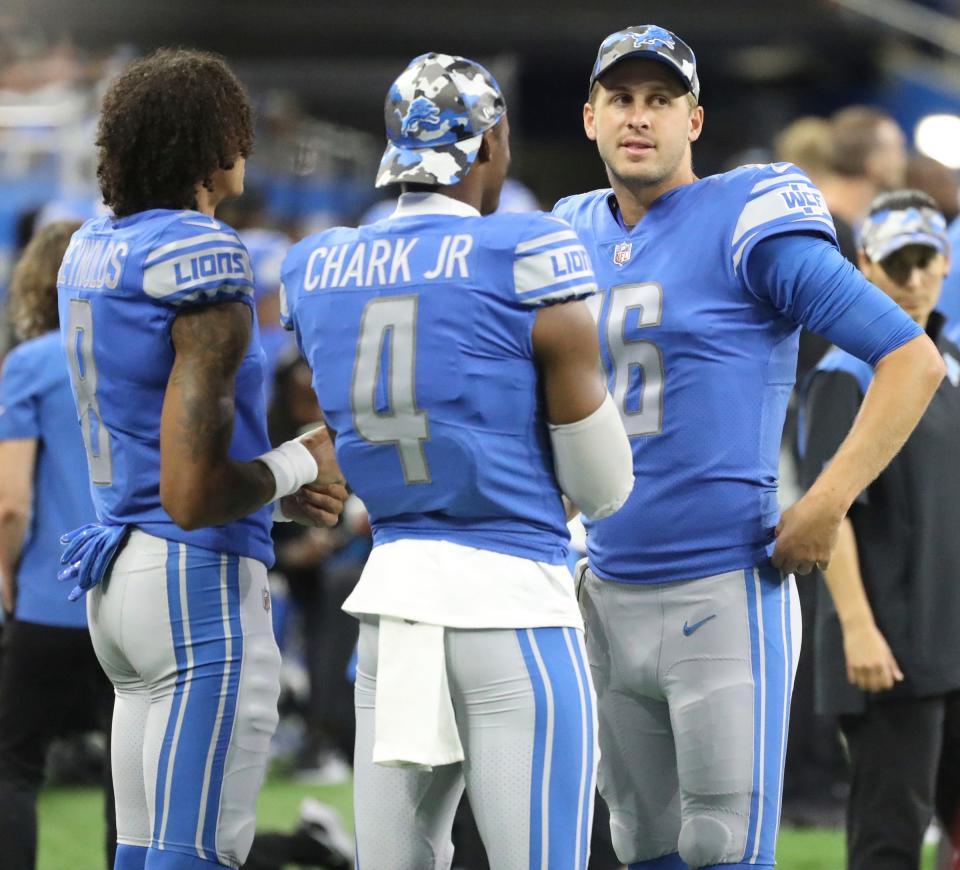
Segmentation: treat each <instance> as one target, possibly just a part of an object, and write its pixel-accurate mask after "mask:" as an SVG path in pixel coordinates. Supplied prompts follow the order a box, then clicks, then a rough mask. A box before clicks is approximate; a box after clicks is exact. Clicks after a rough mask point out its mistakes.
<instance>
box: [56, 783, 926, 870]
mask: <svg viewBox="0 0 960 870" xmlns="http://www.w3.org/2000/svg"><path fill="white" fill-rule="evenodd" d="M305 794H311V795H313V796H315V797H317V798H319V799H320V800H323V801H326V802H327V803H329V804H332V805H333V806H335V807H337V809H339V810H340V811H341V812H342V813H343V814H344V817H345V818H349V815H350V788H349V786H346V785H344V786H336V787H331V788H307V787H305V786H302V785H295V784H293V783H290V782H287V781H284V780H272V781H271V782H269V783H268V784H267V785H266V786H265V787H264V789H263V792H262V793H261V795H260V802H259V804H258V810H257V820H258V825H259V827H260V828H261V829H264V830H265V829H268V828H273V829H280V830H287V829H289V828H291V827H292V826H293V825H294V824H295V823H296V820H297V813H298V808H299V805H300V799H301V798H302V797H303V796H304V795H305ZM102 817H103V804H102V800H101V797H100V794H99V793H98V792H97V791H96V790H95V789H86V788H75V789H63V788H58V789H47V790H46V791H44V793H43V795H42V797H41V799H40V854H39V861H38V870H103V868H104V858H103V845H102V838H103V823H102ZM777 866H778V868H779V870H843V836H842V834H841V833H840V831H824V830H813V829H810V830H798V829H787V830H784V831H782V832H781V834H780V844H779V848H778V850H777ZM923 868H924V870H933V854H932V850H931V849H927V851H926V853H925V860H924V863H923Z"/></svg>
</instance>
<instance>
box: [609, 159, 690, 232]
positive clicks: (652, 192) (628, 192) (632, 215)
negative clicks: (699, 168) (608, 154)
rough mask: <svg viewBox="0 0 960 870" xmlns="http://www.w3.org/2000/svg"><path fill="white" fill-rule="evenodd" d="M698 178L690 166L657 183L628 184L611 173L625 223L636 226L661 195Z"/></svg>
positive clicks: (621, 215)
mask: <svg viewBox="0 0 960 870" xmlns="http://www.w3.org/2000/svg"><path fill="white" fill-rule="evenodd" d="M696 180H697V176H696V175H694V174H693V169H692V168H688V169H686V170H684V171H681V172H677V173H674V174H673V175H672V176H670V178H667V179H664V180H663V181H660V182H658V183H656V184H645V185H637V184H627V183H625V182H624V181H623V180H621V179H618V178H614V177H612V175H611V178H610V186H611V187H612V188H613V194H614V196H615V197H616V198H617V206H618V208H619V209H620V217H621V219H622V220H623V223H624V225H625V226H627V227H634V226H636V225H637V224H638V223H640V221H641V220H643V217H644V215H646V213H647V210H648V209H649V208H650V206H651V205H653V203H654V202H655V201H656V200H658V199H659V198H660V197H661V196H663V195H664V194H665V193H669V192H670V191H671V190H674V189H676V188H678V187H683V186H684V185H685V184H693V182H694V181H696Z"/></svg>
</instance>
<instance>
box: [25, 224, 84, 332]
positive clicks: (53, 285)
mask: <svg viewBox="0 0 960 870" xmlns="http://www.w3.org/2000/svg"><path fill="white" fill-rule="evenodd" d="M79 228H80V224H79V223H76V222H74V221H56V222H55V223H51V224H47V225H46V226H45V227H43V228H42V229H41V230H39V231H38V232H37V233H36V234H35V235H34V237H33V238H32V239H30V241H29V242H28V243H27V246H26V247H25V248H24V249H23V253H22V254H21V255H20V259H19V260H18V261H17V265H16V266H15V267H14V269H13V277H12V278H11V279H10V290H9V294H10V298H9V302H8V305H9V309H8V313H9V317H10V323H11V324H12V326H13V328H14V331H15V332H16V334H17V337H18V338H21V339H24V340H26V339H28V338H36V337H37V336H38V335H43V334H44V333H45V332H49V331H50V330H51V329H56V328H57V327H58V326H59V325H60V317H59V315H58V314H57V272H58V271H59V270H60V263H61V261H62V260H63V255H64V253H65V252H66V250H67V245H69V244H70V237H71V236H72V235H73V234H74V233H75V232H76V231H77V230H78V229H79Z"/></svg>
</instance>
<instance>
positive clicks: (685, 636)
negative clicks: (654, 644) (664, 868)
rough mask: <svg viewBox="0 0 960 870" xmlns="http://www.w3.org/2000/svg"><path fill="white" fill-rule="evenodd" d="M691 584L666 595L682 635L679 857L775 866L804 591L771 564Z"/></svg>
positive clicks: (673, 660)
mask: <svg viewBox="0 0 960 870" xmlns="http://www.w3.org/2000/svg"><path fill="white" fill-rule="evenodd" d="M683 586H684V587H685V588H680V587H679V586H678V587H677V590H676V593H677V594H676V595H674V596H672V597H667V596H665V602H666V604H665V619H666V623H665V625H666V626H667V627H669V626H670V625H673V624H676V626H677V631H676V637H675V638H673V639H672V640H671V641H670V642H669V643H665V645H664V651H665V675H664V687H665V690H666V692H667V695H668V699H669V704H670V715H671V722H672V726H673V733H674V740H675V744H676V752H677V770H678V775H679V780H680V790H681V799H682V826H681V833H680V838H679V850H680V854H681V856H683V857H684V859H685V860H686V861H687V863H689V864H690V865H691V866H693V867H697V866H702V865H704V864H712V863H731V862H744V863H750V864H761V865H764V864H771V865H772V863H773V855H774V850H775V845H776V834H777V828H778V824H779V815H780V798H781V793H782V786H783V765H784V759H785V757H786V741H787V725H788V722H789V715H790V693H791V691H792V686H793V677H794V673H795V671H796V654H797V652H798V650H799V638H798V633H799V631H800V628H799V606H798V603H797V599H796V589H795V587H794V585H793V580H792V578H787V579H783V578H781V576H780V575H779V573H777V572H776V571H773V570H772V569H768V568H761V569H755V570H748V571H742V572H731V573H730V574H726V575H721V576H720V577H717V578H708V579H706V580H703V581H694V582H693V583H690V584H683ZM697 623H702V624H701V625H700V626H699V627H698V628H696V630H695V631H694V632H689V628H690V627H691V626H695V625H697ZM684 625H685V626H686V627H687V630H686V631H683V630H681V629H680V626H684Z"/></svg>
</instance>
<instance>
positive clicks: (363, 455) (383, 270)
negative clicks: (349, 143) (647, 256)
mask: <svg viewBox="0 0 960 870" xmlns="http://www.w3.org/2000/svg"><path fill="white" fill-rule="evenodd" d="M595 289H596V285H595V282H594V277H593V271H592V269H591V267H590V260H589V258H588V257H587V255H586V252H585V251H584V248H583V245H581V243H580V242H579V240H578V239H577V237H576V235H575V234H574V232H573V231H572V230H571V228H570V226H569V225H568V224H567V223H566V222H565V221H562V220H559V219H557V218H554V217H551V216H549V215H544V214H542V213H536V214H524V215H517V214H503V215H499V214H498V215H491V216H489V217H479V216H477V217H470V216H462V215H451V214H415V215H410V216H405V217H397V218H393V219H390V220H383V221H379V222H377V223H375V224H372V225H368V226H365V227H361V228H359V229H332V230H328V231H327V232H324V233H320V234H319V235H316V236H311V237H309V238H307V239H305V240H303V241H302V242H300V243H299V244H298V245H296V246H295V247H294V248H293V249H292V250H291V252H290V254H289V255H288V256H287V260H286V262H285V264H284V268H283V291H282V298H283V303H282V304H283V310H284V314H283V316H284V318H285V319H286V322H287V323H288V324H289V325H291V326H292V327H293V328H295V330H296V335H297V340H298V342H299V344H300V347H301V349H302V351H303V353H304V356H305V357H306V358H307V360H308V362H309V363H310V367H311V369H312V370H313V378H314V386H315V388H316V392H317V396H318V398H319V400H320V405H321V407H322V408H323V411H324V415H325V417H326V418H327V420H328V421H329V423H330V425H331V426H332V428H333V429H335V430H336V449H337V458H338V460H339V462H340V466H341V468H342V469H343V471H344V474H345V476H346V478H347V481H348V482H349V484H350V485H351V487H353V489H355V490H356V492H357V494H358V495H359V496H360V498H361V499H362V500H363V502H364V504H365V505H366V506H367V509H368V511H369V513H370V518H371V523H372V526H373V533H374V544H375V545H380V544H383V543H387V542H390V541H395V540H399V539H404V538H414V539H416V538H423V539H434V540H447V541H452V542H453V543H457V544H462V545H465V546H472V547H476V548H479V549H488V550H493V551H497V552H502V553H507V554H511V555H516V556H520V557H525V558H531V559H535V560H538V561H544V562H549V563H553V564H559V563H561V562H563V561H564V560H565V558H566V554H567V547H568V540H569V536H568V533H567V529H566V524H565V519H564V510H563V506H562V502H561V497H560V490H559V488H558V485H557V481H556V478H555V476H554V470H553V459H552V454H551V450H550V446H549V438H548V431H547V427H546V422H545V418H544V411H543V408H542V405H541V400H540V396H539V390H538V379H537V370H536V366H535V364H534V359H533V344H532V332H533V324H534V320H535V317H536V313H537V310H538V309H539V308H540V307H542V306H544V305H547V304H552V303H557V302H563V301H566V300H573V299H579V298H583V297H585V296H588V295H590V294H592V293H593V292H594V291H595Z"/></svg>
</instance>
